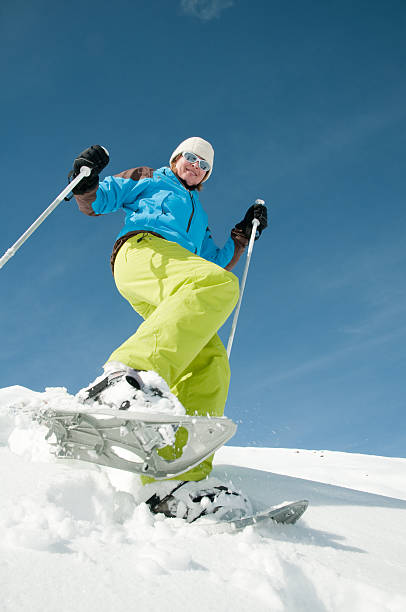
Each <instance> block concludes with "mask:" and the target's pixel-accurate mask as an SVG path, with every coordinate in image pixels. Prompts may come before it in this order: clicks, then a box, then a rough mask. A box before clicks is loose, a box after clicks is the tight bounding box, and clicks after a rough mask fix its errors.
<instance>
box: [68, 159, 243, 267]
mask: <svg viewBox="0 0 406 612" xmlns="http://www.w3.org/2000/svg"><path fill="white" fill-rule="evenodd" d="M137 171H138V172H137ZM130 176H131V177H135V178H137V179H138V180H135V178H129V177H130ZM138 177H142V178H138ZM87 195H88V194H84V196H76V200H77V202H78V204H79V208H80V209H81V210H82V211H83V212H85V213H86V214H90V215H102V214H106V213H110V212H114V211H117V210H120V209H122V210H123V211H124V213H125V221H124V227H123V229H122V230H121V232H120V233H119V234H118V236H117V239H123V237H125V236H126V234H130V233H132V232H137V231H145V232H154V233H156V234H158V235H160V236H162V238H165V239H167V240H171V241H173V242H176V243H177V244H179V245H180V246H182V247H184V248H185V249H188V250H189V251H191V252H192V253H195V254H197V255H200V256H201V257H204V258H205V259H208V260H209V261H212V262H214V263H216V264H217V265H219V266H221V267H223V268H224V267H226V266H227V264H229V263H230V261H231V260H232V259H233V256H234V250H235V245H234V241H233V239H232V238H231V237H230V238H229V239H228V240H227V242H226V243H225V245H224V247H223V248H219V247H217V246H216V244H215V243H214V241H213V239H212V237H211V233H210V230H209V227H208V218H207V214H206V212H205V211H204V209H203V207H202V205H201V203H200V200H199V196H198V192H197V191H195V190H194V191H189V190H188V189H186V188H185V187H184V185H183V184H182V183H181V182H180V181H179V179H178V178H177V177H176V176H175V174H174V173H173V172H172V170H170V168H168V167H162V168H159V169H158V170H152V169H151V168H145V167H142V168H135V169H133V170H129V171H125V172H123V173H121V174H119V175H116V176H108V177H106V178H105V179H104V180H103V181H102V182H101V183H100V184H99V187H98V189H97V191H95V193H93V194H89V196H91V198H90V200H92V201H89V198H86V196H87ZM85 200H86V205H87V210H86V205H85V206H83V204H84V201H85ZM81 204H82V205H81ZM89 205H91V209H89Z"/></svg>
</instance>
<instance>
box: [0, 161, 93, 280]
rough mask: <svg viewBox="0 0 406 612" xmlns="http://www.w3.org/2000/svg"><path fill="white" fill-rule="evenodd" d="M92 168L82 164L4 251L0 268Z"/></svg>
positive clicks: (0, 260) (88, 174)
mask: <svg viewBox="0 0 406 612" xmlns="http://www.w3.org/2000/svg"><path fill="white" fill-rule="evenodd" d="M91 172H92V170H91V168H89V167H88V166H82V167H81V169H80V172H79V174H78V175H77V176H76V177H75V178H74V179H73V180H72V181H71V182H70V183H69V185H67V186H66V187H65V189H63V190H62V191H61V193H60V194H59V195H58V196H57V197H56V198H55V200H54V201H53V202H51V204H50V205H49V206H48V208H47V209H46V210H44V212H43V213H42V214H41V215H40V216H39V217H38V219H36V220H35V221H34V223H33V224H32V225H30V227H29V228H28V229H27V230H26V231H25V232H24V234H22V235H21V236H20V238H19V239H18V240H17V241H16V242H15V243H14V244H13V245H12V246H11V247H10V248H9V249H7V251H6V252H5V253H4V255H3V256H2V257H1V258H0V269H1V268H2V267H3V266H4V265H5V264H6V263H7V262H8V260H9V259H11V258H12V257H13V255H15V253H16V252H17V251H18V249H19V248H20V247H21V246H22V245H23V244H24V242H25V241H26V240H28V238H29V237H30V236H31V234H33V233H34V232H35V230H36V229H37V228H38V227H39V226H40V225H41V223H42V222H43V221H45V219H46V218H47V217H48V215H50V214H51V212H52V211H53V210H55V208H56V207H57V206H58V204H60V203H61V202H62V201H63V200H64V199H65V197H66V196H67V195H68V194H69V193H70V192H71V191H72V189H73V188H74V187H76V185H77V184H78V183H80V181H81V180H82V179H83V178H85V177H87V176H90V174H91Z"/></svg>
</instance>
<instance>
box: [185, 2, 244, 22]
mask: <svg viewBox="0 0 406 612" xmlns="http://www.w3.org/2000/svg"><path fill="white" fill-rule="evenodd" d="M233 4H234V1H233V0H181V2H180V6H181V9H182V12H183V13H184V14H185V15H191V16H192V17H198V19H201V20H202V21H210V19H215V18H216V17H219V16H220V13H221V12H222V11H224V10H225V9H227V8H230V7H231V6H233Z"/></svg>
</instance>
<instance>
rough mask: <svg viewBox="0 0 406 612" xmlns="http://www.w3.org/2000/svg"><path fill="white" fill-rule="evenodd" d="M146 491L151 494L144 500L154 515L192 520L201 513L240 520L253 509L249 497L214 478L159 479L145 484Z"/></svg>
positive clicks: (190, 521) (221, 518)
mask: <svg viewBox="0 0 406 612" xmlns="http://www.w3.org/2000/svg"><path fill="white" fill-rule="evenodd" d="M145 488H146V489H147V491H146V493H150V492H152V490H153V489H155V490H154V493H153V495H152V496H150V497H149V498H148V499H147V500H146V504H147V505H148V506H149V509H150V510H151V512H152V513H153V514H164V515H165V516H167V517H171V518H182V519H185V520H186V521H187V522H188V523H193V522H194V521H196V520H197V519H199V518H201V517H203V516H209V515H213V518H215V519H216V520H220V521H221V520H223V521H226V520H231V519H239V518H242V517H244V516H250V515H251V514H252V512H253V509H252V505H251V502H250V500H249V499H248V498H247V497H246V496H245V495H243V493H241V491H237V490H235V489H234V487H232V486H229V485H226V484H224V483H222V482H221V481H220V480H218V479H217V478H214V477H212V478H206V479H205V480H200V481H174V480H171V481H161V482H159V483H152V484H151V485H146V486H145Z"/></svg>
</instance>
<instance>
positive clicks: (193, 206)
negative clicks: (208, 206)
mask: <svg viewBox="0 0 406 612" xmlns="http://www.w3.org/2000/svg"><path fill="white" fill-rule="evenodd" d="M174 176H175V178H176V180H177V181H178V182H179V183H180V184H181V185H182V187H183V189H185V191H187V192H188V193H189V195H190V199H191V200H192V214H191V215H190V217H189V222H188V224H187V228H186V233H188V232H189V230H190V226H191V225H192V219H193V215H194V214H195V201H194V199H193V196H192V194H191V193H190V191H189V190H188V189H186V187H185V186H184V185H183V184H182V183H181V181H180V180H179V179H178V177H177V176H176V175H174Z"/></svg>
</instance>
